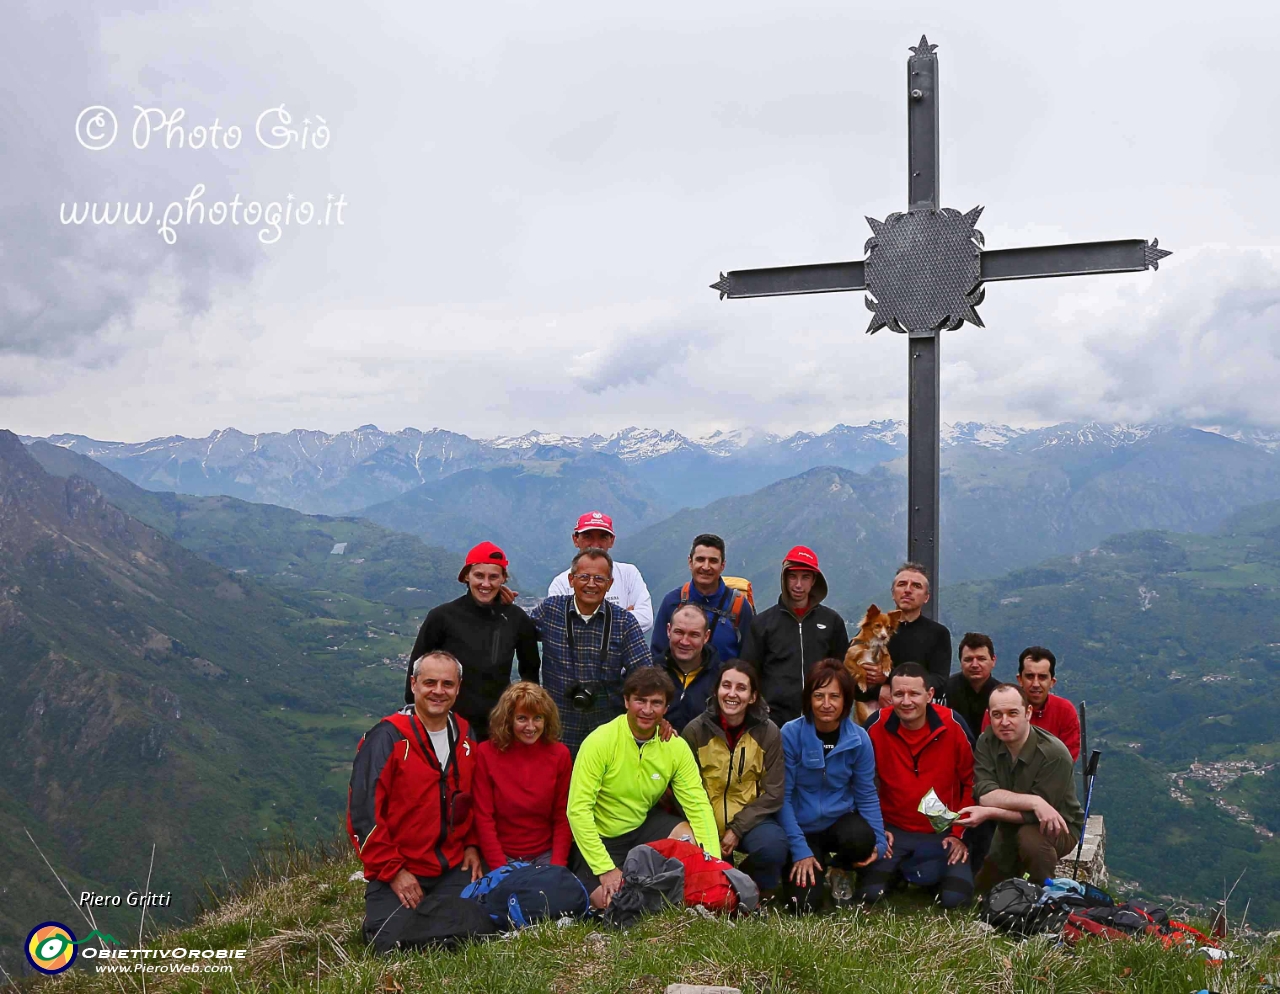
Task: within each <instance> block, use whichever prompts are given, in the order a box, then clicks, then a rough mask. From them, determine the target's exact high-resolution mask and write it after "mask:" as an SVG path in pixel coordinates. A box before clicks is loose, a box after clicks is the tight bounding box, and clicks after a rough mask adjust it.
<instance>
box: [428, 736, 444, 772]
mask: <svg viewBox="0 0 1280 994" xmlns="http://www.w3.org/2000/svg"><path fill="white" fill-rule="evenodd" d="M427 734H428V735H429V736H431V748H432V749H434V750H435V751H436V759H438V760H440V769H442V770H443V769H444V768H445V767H446V766H448V765H449V726H448V725H446V726H445V727H444V728H442V729H440V731H438V732H433V731H431V729H429V728H428V729H427Z"/></svg>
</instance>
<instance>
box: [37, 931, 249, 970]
mask: <svg viewBox="0 0 1280 994" xmlns="http://www.w3.org/2000/svg"><path fill="white" fill-rule="evenodd" d="M94 939H97V940H98V945H90V943H92V942H93V940H94ZM113 946H114V947H116V948H112V947H113ZM81 947H83V949H81ZM25 951H26V954H27V962H28V963H30V964H31V965H32V966H33V967H34V968H35V969H36V970H38V971H39V972H40V973H43V974H45V975H46V976H53V975H55V974H59V973H62V972H63V971H64V970H66V969H68V968H69V967H70V966H71V965H72V964H73V963H75V961H76V959H77V957H78V956H83V957H84V959H86V960H99V961H100V962H99V963H98V964H97V971H98V972H99V973H230V972H231V968H232V965H233V963H234V961H236V960H242V959H244V958H245V954H246V952H247V950H245V949H187V948H184V947H177V948H174V949H143V948H137V949H134V948H129V947H125V946H124V944H123V943H122V942H121V941H120V940H119V939H117V938H116V937H115V936H113V935H108V934H107V933H106V932H99V931H98V930H97V929H96V928H95V929H94V930H93V931H92V932H90V933H89V934H88V935H86V936H85V937H84V938H83V939H77V938H76V936H75V933H74V932H72V931H71V929H69V928H67V926H66V925H64V924H62V922H44V923H42V924H40V925H37V926H36V927H35V928H33V929H32V930H31V932H30V934H29V935H28V936H27V945H26V949H25ZM103 960H105V961H106V962H105V963H104V962H101V961H103ZM155 960H159V961H160V962H154V961H155ZM208 960H213V961H214V962H207V961H208ZM183 961H185V962H183Z"/></svg>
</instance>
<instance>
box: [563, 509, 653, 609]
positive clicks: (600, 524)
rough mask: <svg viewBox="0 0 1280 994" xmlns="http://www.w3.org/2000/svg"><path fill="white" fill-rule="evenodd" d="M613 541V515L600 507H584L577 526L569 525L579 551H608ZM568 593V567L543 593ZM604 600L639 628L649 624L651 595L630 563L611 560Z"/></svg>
mask: <svg viewBox="0 0 1280 994" xmlns="http://www.w3.org/2000/svg"><path fill="white" fill-rule="evenodd" d="M615 541H616V536H615V534H614V531H613V518H611V517H609V515H607V514H605V513H604V512H602V511H588V512H587V513H586V514H584V515H583V516H582V517H580V518H579V519H578V524H577V527H575V528H574V529H573V544H574V546H575V547H576V548H577V550H578V551H579V552H581V551H582V550H583V549H604V551H605V552H609V551H610V550H611V549H612V548H613V543H614V542H615ZM570 593H573V591H572V590H571V589H570V588H569V571H568V570H565V571H564V572H563V573H561V574H560V575H559V576H557V577H556V578H555V579H554V580H552V581H551V586H549V587H548V588H547V596H548V597H563V596H564V595H565V594H570ZM605 600H607V601H608V602H609V603H610V604H613V605H615V606H617V607H621V608H626V609H627V610H628V611H630V612H631V613H632V614H633V615H635V619H636V621H637V622H639V623H640V630H641V631H646V632H647V631H648V630H649V629H650V628H652V627H653V599H652V598H651V597H650V596H649V588H648V587H646V586H645V583H644V577H643V576H641V575H640V571H639V570H638V569H636V568H635V567H634V566H632V565H631V563H623V562H619V561H618V560H616V559H615V560H614V561H613V586H612V587H610V588H609V593H608V594H607V595H605Z"/></svg>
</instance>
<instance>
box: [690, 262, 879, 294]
mask: <svg viewBox="0 0 1280 994" xmlns="http://www.w3.org/2000/svg"><path fill="white" fill-rule="evenodd" d="M862 272H863V263H862V262H861V261H858V262H819V263H816V264H814V265H812V266H776V267H774V268H772V269H735V270H733V271H732V272H731V273H729V274H727V275H726V274H725V273H721V274H720V279H719V281H717V282H715V283H712V284H711V289H712V290H719V291H720V299H721V300H723V299H724V298H725V297H780V296H783V295H786V294H796V293H836V292H839V291H841V290H864V289H866V282H865V280H864V278H863V275H862Z"/></svg>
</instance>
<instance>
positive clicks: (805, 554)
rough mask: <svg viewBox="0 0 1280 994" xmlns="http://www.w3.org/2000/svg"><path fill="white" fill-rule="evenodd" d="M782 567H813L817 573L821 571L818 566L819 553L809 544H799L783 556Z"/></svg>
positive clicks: (784, 568) (786, 568) (787, 568)
mask: <svg viewBox="0 0 1280 994" xmlns="http://www.w3.org/2000/svg"><path fill="white" fill-rule="evenodd" d="M782 569H783V570H784V571H786V570H789V569H811V570H813V571H814V572H815V573H821V572H822V570H820V569H819V568H818V554H817V553H816V552H814V551H813V550H812V549H810V548H809V547H808V546H804V545H797V546H795V547H794V548H793V549H792V550H791V551H790V552H788V553H787V554H786V555H785V556H783V557H782Z"/></svg>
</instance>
